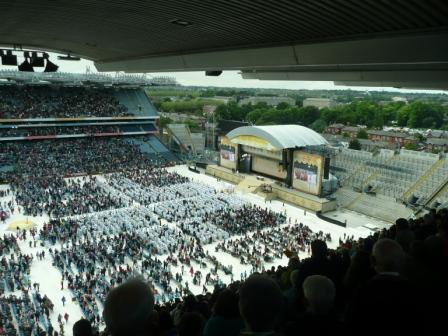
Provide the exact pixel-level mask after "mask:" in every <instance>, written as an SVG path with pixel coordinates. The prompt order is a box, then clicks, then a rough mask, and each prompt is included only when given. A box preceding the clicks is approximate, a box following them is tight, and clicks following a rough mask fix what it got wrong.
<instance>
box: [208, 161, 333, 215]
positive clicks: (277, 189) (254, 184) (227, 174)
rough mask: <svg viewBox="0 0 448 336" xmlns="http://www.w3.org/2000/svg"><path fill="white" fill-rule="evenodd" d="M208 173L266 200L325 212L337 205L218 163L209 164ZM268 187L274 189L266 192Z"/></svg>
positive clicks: (271, 180) (272, 180) (331, 201)
mask: <svg viewBox="0 0 448 336" xmlns="http://www.w3.org/2000/svg"><path fill="white" fill-rule="evenodd" d="M206 173H207V174H209V175H211V176H213V177H216V178H219V179H222V180H225V181H228V182H231V183H233V184H236V187H235V189H236V190H238V191H241V192H247V193H254V194H257V195H260V196H263V197H264V198H265V199H266V200H271V199H278V200H281V201H284V202H287V203H290V204H293V205H295V206H298V207H301V208H303V209H306V210H310V211H313V212H321V213H325V212H328V211H333V210H335V209H336V206H337V205H336V200H329V199H326V198H321V197H317V196H314V195H311V194H307V193H304V192H301V191H298V190H295V189H291V188H288V187H286V186H283V185H281V184H280V183H279V182H278V181H276V180H274V179H271V178H268V177H262V178H257V175H255V174H243V173H237V172H234V171H232V170H231V169H228V168H225V167H221V166H217V165H208V166H207V169H206ZM266 187H268V188H269V190H272V191H270V192H266Z"/></svg>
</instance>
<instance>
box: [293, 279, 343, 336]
mask: <svg viewBox="0 0 448 336" xmlns="http://www.w3.org/2000/svg"><path fill="white" fill-rule="evenodd" d="M303 294H304V299H305V306H306V311H305V313H304V314H303V315H302V316H300V317H299V318H298V319H297V320H296V321H295V322H294V323H292V324H291V325H289V326H288V327H287V328H286V330H285V334H286V335H296V334H297V331H298V330H300V333H303V334H304V335H330V334H331V335H334V334H336V335H337V334H339V333H340V332H341V324H340V323H339V322H338V321H337V319H336V318H335V316H334V312H333V308H334V305H335V298H336V287H335V285H334V283H333V281H331V280H330V279H329V278H327V277H325V276H322V275H312V276H309V277H308V278H306V279H305V281H304V283H303Z"/></svg>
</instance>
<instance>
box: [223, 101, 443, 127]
mask: <svg viewBox="0 0 448 336" xmlns="http://www.w3.org/2000/svg"><path fill="white" fill-rule="evenodd" d="M447 111H448V110H447V107H446V106H444V105H442V104H441V103H439V102H425V101H413V102H410V103H409V104H405V103H404V102H390V103H385V104H378V103H376V102H373V101H367V100H365V101H355V102H351V103H349V104H344V105H337V106H334V107H329V108H323V109H321V110H319V109H317V108H316V107H313V106H307V107H300V106H291V105H288V104H287V103H280V104H278V105H277V106H276V107H272V106H268V105H267V104H266V103H257V104H255V105H252V104H248V105H242V106H240V105H238V104H237V103H236V102H229V103H228V104H226V105H220V106H218V108H217V109H216V116H217V118H218V119H228V120H239V121H248V122H250V123H252V124H254V125H276V124H300V125H304V126H307V127H311V128H313V129H314V130H316V131H318V132H322V131H323V130H324V129H325V128H326V127H327V126H328V125H330V124H333V123H342V124H345V125H366V126H367V127H368V128H381V127H383V126H385V125H395V126H401V127H411V128H437V129H441V128H442V129H448V120H447V118H446V116H447Z"/></svg>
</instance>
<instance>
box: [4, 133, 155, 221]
mask: <svg viewBox="0 0 448 336" xmlns="http://www.w3.org/2000/svg"><path fill="white" fill-rule="evenodd" d="M2 147H3V148H2V150H4V151H5V152H6V153H12V157H14V159H15V160H16V161H15V162H13V164H14V165H15V169H14V171H12V172H9V173H6V174H4V177H3V179H5V180H8V182H9V183H10V188H11V190H12V191H13V192H14V195H15V199H16V201H17V203H18V204H19V205H21V206H22V207H23V211H24V214H25V215H41V214H43V213H47V214H49V215H50V216H52V217H59V216H67V215H76V214H82V213H86V212H94V211H100V210H105V209H112V208H119V207H123V206H127V205H129V203H127V198H125V197H120V196H116V195H113V194H111V193H110V191H107V190H105V189H104V188H102V186H101V183H100V182H99V181H98V180H97V178H95V177H82V178H81V177H79V178H73V179H67V177H70V176H78V175H91V174H99V173H109V172H115V171H117V170H126V169H139V168H141V169H143V168H146V167H153V166H157V165H160V162H153V161H152V160H150V159H148V157H146V156H145V155H144V154H143V153H141V152H140V150H139V148H138V147H137V146H136V145H134V144H131V143H129V142H127V141H126V140H124V139H122V138H107V139H103V138H98V139H95V140H92V139H85V138H80V139H67V140H64V139H58V140H45V141H31V142H26V143H18V142H8V143H6V144H5V145H4V146H2Z"/></svg>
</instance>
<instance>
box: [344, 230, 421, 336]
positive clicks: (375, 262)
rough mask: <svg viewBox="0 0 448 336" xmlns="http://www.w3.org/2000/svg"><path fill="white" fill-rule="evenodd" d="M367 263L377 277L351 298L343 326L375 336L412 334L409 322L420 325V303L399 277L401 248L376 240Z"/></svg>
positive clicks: (407, 283) (411, 326)
mask: <svg viewBox="0 0 448 336" xmlns="http://www.w3.org/2000/svg"><path fill="white" fill-rule="evenodd" d="M371 259H372V266H373V268H374V269H375V271H376V273H377V274H376V275H375V276H374V277H373V278H372V279H371V280H370V281H368V282H367V284H366V285H365V286H363V287H362V288H361V289H360V290H359V291H358V293H356V294H355V298H354V300H353V302H352V303H351V304H350V306H349V310H348V313H347V322H348V323H349V325H350V328H351V330H352V331H353V332H359V331H360V330H362V331H366V332H367V333H368V334H377V335H378V334H384V333H385V332H388V331H390V332H393V331H394V332H399V333H400V334H406V333H411V332H413V331H416V330H415V329H414V328H415V327H414V326H413V325H412V323H411V321H421V319H422V316H423V315H422V314H419V313H418V311H419V308H420V304H421V302H420V299H419V295H418V293H417V291H416V289H415V288H413V287H412V286H411V284H410V282H409V281H408V280H407V279H406V278H404V277H403V276H402V275H401V272H402V267H403V264H404V262H405V253H404V251H403V249H402V247H401V246H400V245H399V244H398V243H397V242H396V241H394V240H391V239H387V238H384V239H380V240H378V241H377V242H376V243H375V245H374V246H373V251H372V258H371ZM372 321H375V323H372ZM366 326H368V327H367V328H368V330H366Z"/></svg>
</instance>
